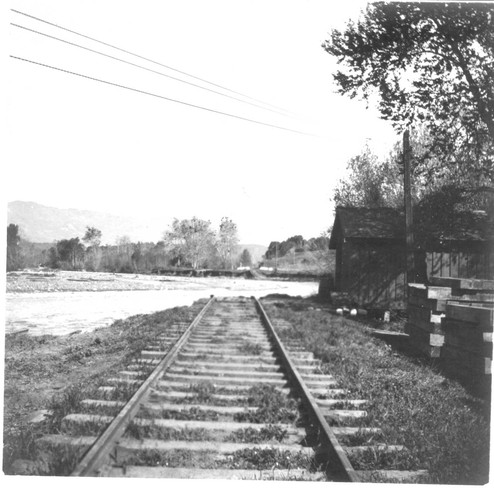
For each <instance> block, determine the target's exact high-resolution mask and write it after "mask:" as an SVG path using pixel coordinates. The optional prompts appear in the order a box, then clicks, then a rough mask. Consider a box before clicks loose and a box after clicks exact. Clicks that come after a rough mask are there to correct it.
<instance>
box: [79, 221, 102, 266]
mask: <svg viewBox="0 0 494 500" xmlns="http://www.w3.org/2000/svg"><path fill="white" fill-rule="evenodd" d="M101 234H102V233H101V231H100V230H99V229H97V228H95V227H90V226H86V233H85V234H84V236H83V237H82V241H84V243H85V244H86V245H88V249H87V250H86V259H85V267H86V269H88V270H90V271H96V270H97V269H98V268H99V266H100V263H101V249H100V243H101Z"/></svg>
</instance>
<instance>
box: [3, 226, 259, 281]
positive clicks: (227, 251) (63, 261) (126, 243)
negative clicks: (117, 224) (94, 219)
mask: <svg viewBox="0 0 494 500" xmlns="http://www.w3.org/2000/svg"><path fill="white" fill-rule="evenodd" d="M101 239H102V233H101V231H100V230H99V229H97V228H95V227H89V226H88V227H87V228H86V232H85V234H84V235H83V236H82V238H80V237H74V238H70V239H62V240H59V241H57V242H56V243H55V244H53V245H51V246H48V245H46V244H38V243H29V242H25V241H22V240H21V237H20V234H19V226H17V225H15V224H10V225H9V226H8V227H7V271H13V270H16V269H21V268H22V267H33V266H39V265H43V266H48V267H50V268H53V269H66V270H82V269H85V270H87V271H101V272H128V273H137V272H139V273H147V272H152V271H154V270H157V269H163V268H171V267H182V268H193V269H198V268H210V269H234V268H236V267H238V266H239V265H244V266H250V265H251V264H252V257H251V255H250V253H249V251H248V250H247V249H245V250H244V251H243V252H242V253H241V254H240V249H239V246H238V230H237V226H236V224H235V223H234V222H233V221H232V220H231V219H229V218H227V217H223V218H222V219H221V223H220V225H219V228H218V230H217V231H216V230H215V229H214V228H213V227H212V225H211V222H210V221H205V220H202V219H199V218H197V217H193V218H192V219H182V220H179V219H174V220H173V222H172V224H171V225H170V227H169V228H168V230H167V231H165V233H164V235H163V239H162V240H161V241H158V242H157V243H152V242H146V243H144V242H137V243H134V242H132V241H131V240H130V238H129V237H128V236H122V237H120V238H119V239H118V240H117V242H116V244H115V245H101Z"/></svg>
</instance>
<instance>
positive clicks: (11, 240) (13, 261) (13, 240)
mask: <svg viewBox="0 0 494 500" xmlns="http://www.w3.org/2000/svg"><path fill="white" fill-rule="evenodd" d="M20 242H21V237H20V236H19V226H18V225H17V224H9V225H8V226H7V271H15V270H16V269H19V268H20V267H22V262H21V260H22V259H21V251H20V246H19V245H20Z"/></svg>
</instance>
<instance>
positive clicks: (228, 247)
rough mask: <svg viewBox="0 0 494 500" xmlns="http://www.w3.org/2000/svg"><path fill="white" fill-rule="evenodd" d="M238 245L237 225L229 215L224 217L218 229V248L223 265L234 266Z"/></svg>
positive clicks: (225, 266)
mask: <svg viewBox="0 0 494 500" xmlns="http://www.w3.org/2000/svg"><path fill="white" fill-rule="evenodd" d="M237 245H238V230H237V225H236V224H235V222H233V221H232V220H231V219H229V218H228V217H223V218H222V219H221V222H220V228H219V231H218V242H217V249H218V253H219V256H220V259H221V261H222V264H223V267H224V268H225V269H226V268H227V267H233V257H234V252H235V249H236V247H237Z"/></svg>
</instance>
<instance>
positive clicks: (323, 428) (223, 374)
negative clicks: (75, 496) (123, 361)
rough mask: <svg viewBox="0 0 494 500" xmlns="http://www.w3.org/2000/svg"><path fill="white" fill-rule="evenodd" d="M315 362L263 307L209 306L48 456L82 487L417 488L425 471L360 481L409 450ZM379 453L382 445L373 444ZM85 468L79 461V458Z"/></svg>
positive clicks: (92, 403) (166, 337) (161, 341)
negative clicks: (373, 484)
mask: <svg viewBox="0 0 494 500" xmlns="http://www.w3.org/2000/svg"><path fill="white" fill-rule="evenodd" d="M366 404H367V401H364V400H351V399H348V398H347V397H346V396H345V391H343V390H341V389H340V388H338V384H337V382H336V381H335V379H334V378H333V377H332V376H331V375H327V374H322V373H321V370H320V369H319V364H318V362H317V360H316V359H314V357H313V355H312V354H311V353H308V352H306V351H304V350H303V349H302V348H301V347H300V345H298V344H296V343H288V344H286V345H283V343H282V342H281V340H280V339H279V337H278V335H277V333H276V332H275V330H274V328H273V326H272V324H271V322H270V320H269V318H268V317H267V315H266V313H265V311H264V309H263V307H262V305H261V304H260V302H259V301H257V300H256V299H245V298H234V299H215V298H213V297H212V298H211V299H210V300H209V301H208V302H207V304H206V305H205V307H204V308H203V309H202V310H201V312H200V313H199V314H198V315H197V316H196V318H195V319H194V320H193V321H192V322H191V323H190V324H189V325H178V328H175V329H174V330H173V331H171V332H165V333H164V334H163V335H161V336H160V337H158V338H157V339H156V341H155V342H154V343H153V344H151V345H149V346H148V347H147V348H146V349H144V350H143V351H142V352H141V354H140V356H139V357H138V358H136V359H135V360H134V361H133V362H132V363H131V364H130V365H129V366H128V367H127V369H126V370H125V371H122V372H120V373H119V375H118V376H117V377H114V378H112V379H109V380H108V382H107V383H106V385H105V386H102V387H99V389H98V394H97V395H96V396H95V398H94V399H87V400H85V401H83V402H82V405H83V408H84V412H83V413H77V414H70V415H67V416H66V417H65V418H64V420H63V422H62V432H61V433H60V434H57V435H46V436H43V437H42V438H40V439H39V440H38V445H39V446H40V447H41V448H42V449H43V448H44V449H46V450H49V451H50V452H51V453H55V454H66V455H67V456H70V457H71V458H70V459H69V458H67V459H66V460H69V461H70V460H72V461H74V467H73V471H72V475H73V476H112V477H115V476H116V477H161V478H207V479H212V478H221V479H281V480H310V481H328V480H329V481H351V482H357V481H406V482H410V481H414V480H416V479H417V478H419V477H421V476H422V475H423V471H393V470H378V469H377V470H376V469H374V470H355V468H354V466H353V465H352V462H354V461H355V458H358V457H359V456H362V455H364V454H370V455H374V456H376V457H377V456H381V457H382V456H383V455H385V454H393V453H394V454H396V453H400V452H402V451H403V450H402V449H401V448H400V447H397V446H387V445H386V444H385V443H382V442H380V433H381V431H380V429H377V428H368V427H365V425H364V424H363V422H365V417H366V411H365V406H366ZM369 443H372V444H369ZM74 457H75V458H74Z"/></svg>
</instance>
